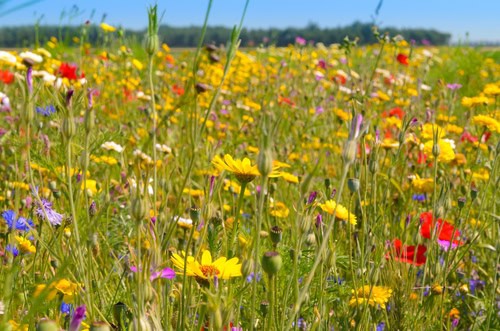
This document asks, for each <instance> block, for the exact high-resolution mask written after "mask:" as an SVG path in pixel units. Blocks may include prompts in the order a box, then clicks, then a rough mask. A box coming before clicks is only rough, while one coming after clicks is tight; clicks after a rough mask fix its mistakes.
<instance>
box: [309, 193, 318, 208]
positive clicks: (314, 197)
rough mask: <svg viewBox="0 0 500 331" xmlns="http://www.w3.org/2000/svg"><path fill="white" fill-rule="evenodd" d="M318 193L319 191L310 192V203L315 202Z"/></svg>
mask: <svg viewBox="0 0 500 331" xmlns="http://www.w3.org/2000/svg"><path fill="white" fill-rule="evenodd" d="M317 195H318V192H316V191H312V192H311V193H310V194H309V198H307V204H308V205H310V204H311V203H313V202H314V200H316V196H317Z"/></svg>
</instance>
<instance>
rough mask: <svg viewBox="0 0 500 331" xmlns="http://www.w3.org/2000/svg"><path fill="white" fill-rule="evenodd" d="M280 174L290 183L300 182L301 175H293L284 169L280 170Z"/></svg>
mask: <svg viewBox="0 0 500 331" xmlns="http://www.w3.org/2000/svg"><path fill="white" fill-rule="evenodd" d="M280 175H281V177H283V179H284V180H286V181H287V182H289V183H293V184H297V183H298V182H299V177H297V176H295V175H292V174H291V173H288V172H284V171H282V172H280Z"/></svg>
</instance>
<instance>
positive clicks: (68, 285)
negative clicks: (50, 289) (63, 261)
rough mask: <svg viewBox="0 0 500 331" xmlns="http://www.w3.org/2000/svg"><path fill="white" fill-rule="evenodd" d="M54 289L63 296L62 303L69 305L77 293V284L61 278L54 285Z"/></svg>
mask: <svg viewBox="0 0 500 331" xmlns="http://www.w3.org/2000/svg"><path fill="white" fill-rule="evenodd" d="M54 288H55V289H56V290H58V291H59V293H61V294H63V295H64V297H63V301H64V302H67V303H71V302H73V301H74V297H75V294H76V293H77V291H78V284H77V283H73V282H71V281H69V280H67V279H65V278H63V279H61V280H59V281H57V282H56V283H55V284H54Z"/></svg>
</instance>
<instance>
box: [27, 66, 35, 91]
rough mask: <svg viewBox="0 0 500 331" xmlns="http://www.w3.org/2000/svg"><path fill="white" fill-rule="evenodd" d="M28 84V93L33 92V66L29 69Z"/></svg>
mask: <svg viewBox="0 0 500 331" xmlns="http://www.w3.org/2000/svg"><path fill="white" fill-rule="evenodd" d="M26 84H28V91H29V92H30V93H31V92H33V68H32V67H31V66H29V67H28V71H27V72H26Z"/></svg>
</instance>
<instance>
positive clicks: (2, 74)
mask: <svg viewBox="0 0 500 331" xmlns="http://www.w3.org/2000/svg"><path fill="white" fill-rule="evenodd" d="M0 81H1V82H3V83H4V84H11V83H12V82H13V81H14V74H13V73H12V72H10V71H8V70H5V71H3V70H0Z"/></svg>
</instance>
